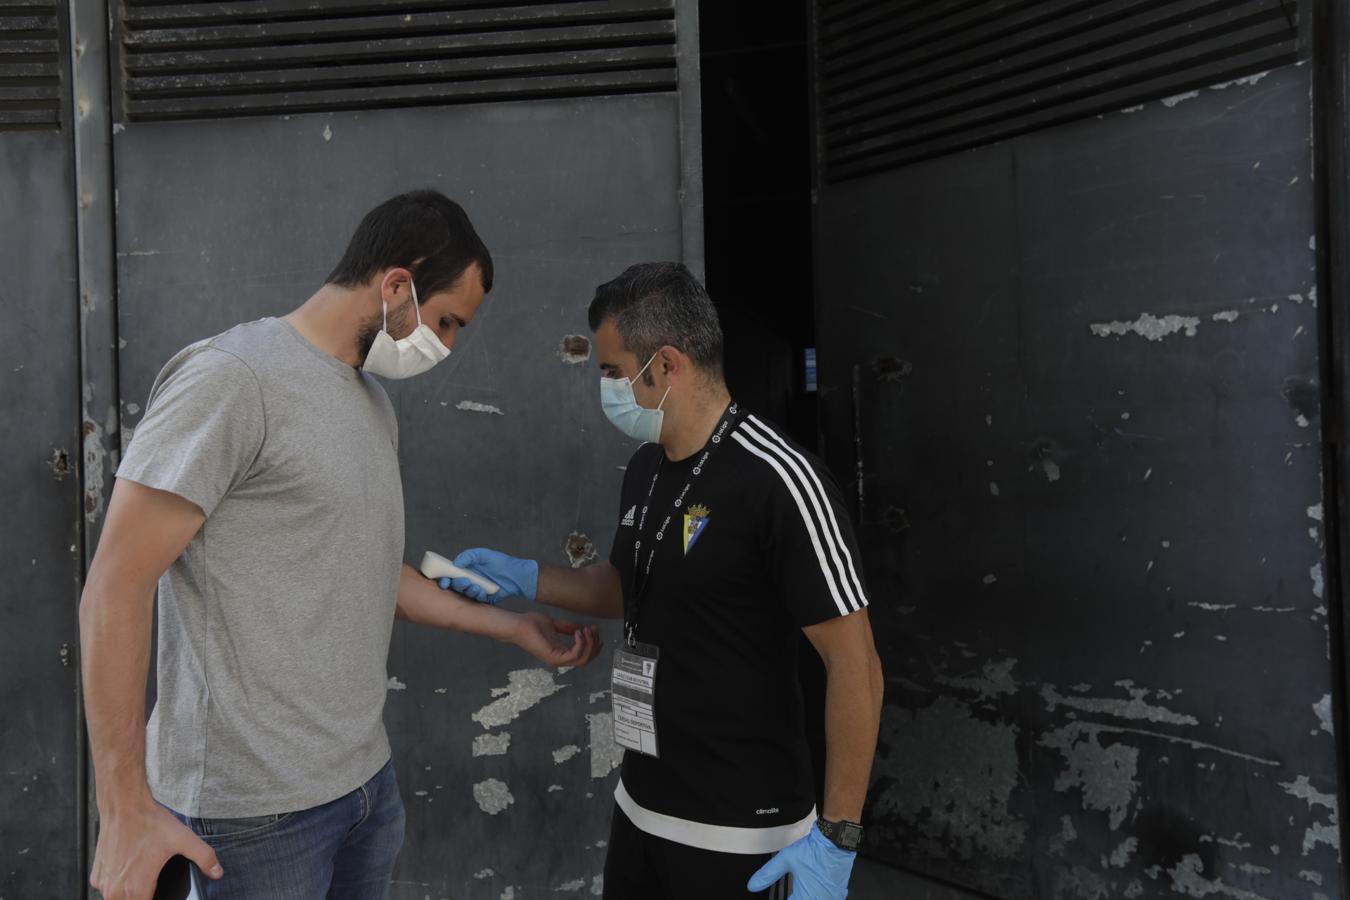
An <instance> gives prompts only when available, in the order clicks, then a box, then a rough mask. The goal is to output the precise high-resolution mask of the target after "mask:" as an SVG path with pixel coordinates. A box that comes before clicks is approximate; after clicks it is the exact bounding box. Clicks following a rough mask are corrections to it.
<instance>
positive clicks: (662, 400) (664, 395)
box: [656, 384, 674, 409]
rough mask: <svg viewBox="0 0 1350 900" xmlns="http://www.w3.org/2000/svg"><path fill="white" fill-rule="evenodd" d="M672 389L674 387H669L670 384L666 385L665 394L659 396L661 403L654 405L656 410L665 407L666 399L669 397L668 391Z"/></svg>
mask: <svg viewBox="0 0 1350 900" xmlns="http://www.w3.org/2000/svg"><path fill="white" fill-rule="evenodd" d="M672 387H674V385H670V384H668V385H666V392H665V393H664V394H662V395H661V402H660V403H658V404H656V408H657V409H660V408H661V407H663V406H665V405H666V398H667V397H669V396H670V389H671V388H672Z"/></svg>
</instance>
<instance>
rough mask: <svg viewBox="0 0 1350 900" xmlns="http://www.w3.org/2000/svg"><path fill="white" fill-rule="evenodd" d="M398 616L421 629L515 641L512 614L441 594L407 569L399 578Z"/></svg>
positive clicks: (419, 574)
mask: <svg viewBox="0 0 1350 900" xmlns="http://www.w3.org/2000/svg"><path fill="white" fill-rule="evenodd" d="M397 615H398V617H399V618H400V619H406V620H408V621H409V622H415V623H417V624H418V625H429V626H431V627H432V628H444V629H446V630H448V631H462V632H464V633H465V634H477V635H481V636H483V637H490V638H494V639H496V640H499V641H506V642H509V641H510V640H511V637H512V634H513V633H514V628H515V621H514V620H515V616H514V615H513V614H512V613H509V612H507V611H506V610H504V609H497V608H496V607H493V606H491V605H489V604H487V603H476V602H474V601H473V600H468V599H466V598H464V597H461V596H460V595H459V594H456V593H455V592H454V591H444V590H441V587H440V585H438V584H437V583H436V582H434V581H432V580H431V579H429V578H426V577H424V576H423V575H422V574H421V573H420V572H418V571H417V570H416V569H414V568H413V567H412V566H406V565H405V566H404V567H403V570H402V572H401V573H400V575H399V585H398V607H397Z"/></svg>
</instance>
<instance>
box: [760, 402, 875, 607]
mask: <svg viewBox="0 0 1350 900" xmlns="http://www.w3.org/2000/svg"><path fill="white" fill-rule="evenodd" d="M748 418H749V420H750V421H751V422H754V423H755V425H757V426H759V428H760V430H762V431H763V432H764V433H765V434H767V435H768V436H769V437H770V438H772V439H773V440H774V442H775V443H777V444H778V445H779V446H781V447H782V448H783V450H785V451H786V452H787V453H790V454H791V455H792V456H793V457H795V458H796V459H797V460H798V461H799V462H800V463H801V467H802V469H804V470H806V476H807V477H808V478H809V479H810V481H811V483H812V484H813V485H815V490H816V493H817V495H818V496H819V497H820V502H821V504H822V505H823V506H824V507H825V514H826V515H827V516H828V517H829V523H830V530H831V532H832V533H833V537H834V545H835V546H838V548H839V553H840V554H841V555H842V556H843V558H844V562H845V563H847V564H848V576H849V581H850V583H851V584H850V586H851V588H852V593H853V596H855V597H857V599H858V606H857V607H855V608H857V609H861V608H862V607H864V606H866V605H867V591H866V590H864V589H863V585H862V579H861V578H859V577H858V570H857V569H855V568H854V566H853V554H851V553H849V552H848V543H847V542H846V541H845V540H844V534H843V532H842V531H840V529H839V520H838V519H837V518H836V517H835V515H834V506H833V505H832V504H831V503H830V497H829V495H828V494H826V493H825V485H823V484H821V483H820V478H819V476H817V475H816V469H815V467H814V466H812V465H811V462H810V461H809V460H808V459H807V458H806V457H804V456H802V455H801V454H800V453H798V452H797V451H796V450H794V449H793V448H792V446H791V445H790V444H788V443H787V442H786V441H784V440H783V439H782V438H781V437H779V436H778V435H777V433H775V432H774V430H773V428H771V427H770V426H768V425H766V424H765V423H763V422H761V421H760V420H759V419H757V418H755V417H754V416H749V417H748Z"/></svg>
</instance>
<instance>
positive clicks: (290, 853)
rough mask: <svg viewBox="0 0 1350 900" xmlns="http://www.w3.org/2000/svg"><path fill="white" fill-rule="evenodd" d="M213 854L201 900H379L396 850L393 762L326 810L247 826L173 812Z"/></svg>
mask: <svg viewBox="0 0 1350 900" xmlns="http://www.w3.org/2000/svg"><path fill="white" fill-rule="evenodd" d="M174 815H176V816H178V818H179V819H180V820H181V821H182V822H184V823H185V824H187V825H188V827H190V828H191V829H192V830H193V831H195V832H196V833H197V834H198V835H200V836H201V838H202V840H204V841H206V843H208V844H210V845H211V847H212V849H214V850H215V851H216V856H217V857H218V858H219V860H220V865H221V867H222V868H223V869H224V870H225V877H224V878H222V879H220V880H219V881H211V880H210V879H209V878H202V879H201V881H200V883H201V884H202V885H203V887H204V889H205V900H325V898H326V900H384V898H385V896H386V895H387V894H388V891H389V879H390V876H391V875H392V874H393V871H394V861H395V860H396V859H397V858H398V851H399V848H400V847H402V846H403V800H402V799H401V798H400V797H399V793H398V781H397V780H396V778H395V776H394V763H393V761H392V760H391V761H389V762H388V763H386V764H385V766H384V768H383V769H381V770H380V771H379V772H378V773H376V775H375V777H374V778H371V779H370V781H367V782H366V783H365V784H363V785H361V786H360V787H359V788H357V789H356V790H354V791H352V792H351V793H350V794H346V795H345V796H342V797H339V798H338V799H336V800H334V801H332V802H331V803H325V804H324V805H323V806H316V807H314V808H313V809H306V810H302V811H300V812H289V813H277V814H274V815H268V816H256V817H253V818H248V819H199V818H194V817H191V816H184V815H181V814H179V813H176V812H175V813H174Z"/></svg>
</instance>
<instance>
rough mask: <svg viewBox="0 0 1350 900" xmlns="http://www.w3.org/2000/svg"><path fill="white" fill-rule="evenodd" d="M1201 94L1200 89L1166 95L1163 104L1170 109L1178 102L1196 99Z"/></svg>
mask: <svg viewBox="0 0 1350 900" xmlns="http://www.w3.org/2000/svg"><path fill="white" fill-rule="evenodd" d="M1199 96H1200V92H1199V91H1187V92H1186V93H1184V94H1174V95H1172V96H1171V97H1164V98H1163V100H1162V105H1163V106H1165V107H1167V108H1168V109H1172V108H1173V107H1175V106H1176V105H1177V104H1178V103H1184V102H1185V101H1187V100H1194V99H1195V98H1196V97H1199Z"/></svg>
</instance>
